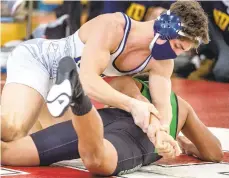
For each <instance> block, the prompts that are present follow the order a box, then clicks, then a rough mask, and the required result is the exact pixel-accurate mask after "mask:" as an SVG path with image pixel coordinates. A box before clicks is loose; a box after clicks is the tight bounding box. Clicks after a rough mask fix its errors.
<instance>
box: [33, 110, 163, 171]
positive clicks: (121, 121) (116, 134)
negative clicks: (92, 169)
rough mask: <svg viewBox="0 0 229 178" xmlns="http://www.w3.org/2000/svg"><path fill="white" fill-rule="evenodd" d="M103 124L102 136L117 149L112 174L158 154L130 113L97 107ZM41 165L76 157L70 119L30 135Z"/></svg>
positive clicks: (143, 163) (131, 168) (157, 158)
mask: <svg viewBox="0 0 229 178" xmlns="http://www.w3.org/2000/svg"><path fill="white" fill-rule="evenodd" d="M98 112H99V114H100V116H101V118H102V120H103V124H104V137H105V138H106V139H107V140H109V141H110V142H111V143H112V144H113V146H114V147H115V148H116V150H117V153H118V164H117V168H116V170H115V172H114V173H113V175H121V174H126V173H130V172H134V171H136V170H137V169H139V168H140V167H141V166H144V165H148V164H150V163H152V162H155V161H157V160H159V159H160V158H161V157H160V156H159V155H158V154H157V153H155V152H154V151H155V149H154V145H153V144H152V143H151V142H150V140H149V139H148V137H147V135H146V134H145V133H144V132H143V131H142V130H141V129H140V128H139V127H138V126H136V125H135V123H134V121H133V118H132V116H131V114H129V113H127V112H125V111H122V110H120V109H115V108H107V109H100V110H98ZM31 137H32V139H33V141H34V143H35V145H36V147H37V150H38V153H39V158H40V165H41V166H45V165H50V164H52V163H55V162H58V161H63V160H71V159H77V158H79V157H80V156H79V152H78V138H77V135H76V132H75V130H74V128H73V125H72V121H66V122H63V123H60V124H56V125H54V126H51V127H49V128H46V129H44V130H42V131H39V132H37V133H34V134H32V135H31Z"/></svg>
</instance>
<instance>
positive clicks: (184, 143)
mask: <svg viewBox="0 0 229 178" xmlns="http://www.w3.org/2000/svg"><path fill="white" fill-rule="evenodd" d="M177 141H178V144H179V146H180V148H181V150H182V153H183V154H187V155H189V156H197V155H195V154H194V153H193V152H192V149H191V148H193V146H194V145H193V143H192V142H191V141H190V140H189V139H188V138H186V137H185V136H178V137H177Z"/></svg>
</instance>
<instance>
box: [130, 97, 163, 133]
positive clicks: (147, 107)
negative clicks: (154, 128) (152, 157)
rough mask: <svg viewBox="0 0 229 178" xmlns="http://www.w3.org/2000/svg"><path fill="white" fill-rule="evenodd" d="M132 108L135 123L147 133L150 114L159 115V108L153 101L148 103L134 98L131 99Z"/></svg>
mask: <svg viewBox="0 0 229 178" xmlns="http://www.w3.org/2000/svg"><path fill="white" fill-rule="evenodd" d="M130 108H131V110H130V112H131V114H132V116H133V119H134V122H135V124H136V125H137V126H139V127H140V128H141V129H142V130H143V132H145V133H147V130H148V127H149V119H150V114H153V115H155V116H156V117H159V112H158V110H157V109H156V108H155V107H154V105H153V104H151V103H146V102H143V101H139V100H137V99H134V98H132V99H131V101H130Z"/></svg>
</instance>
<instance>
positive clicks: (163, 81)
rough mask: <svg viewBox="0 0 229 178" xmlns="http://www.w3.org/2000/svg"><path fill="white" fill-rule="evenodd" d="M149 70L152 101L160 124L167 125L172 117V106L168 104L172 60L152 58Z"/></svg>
mask: <svg viewBox="0 0 229 178" xmlns="http://www.w3.org/2000/svg"><path fill="white" fill-rule="evenodd" d="M150 67H151V68H150V72H149V89H150V95H151V98H153V99H152V103H153V104H154V105H155V107H156V108H157V110H158V111H159V113H160V115H161V118H160V122H161V124H162V125H167V126H169V125H170V123H171V119H172V107H171V104H170V94H171V79H170V78H171V75H172V72H173V67H174V61H173V60H161V61H156V60H154V61H153V63H151V66H150Z"/></svg>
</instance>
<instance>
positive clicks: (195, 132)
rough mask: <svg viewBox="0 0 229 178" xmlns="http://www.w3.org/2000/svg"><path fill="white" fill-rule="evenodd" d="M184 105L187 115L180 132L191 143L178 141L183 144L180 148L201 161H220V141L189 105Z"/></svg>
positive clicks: (221, 153)
mask: <svg viewBox="0 0 229 178" xmlns="http://www.w3.org/2000/svg"><path fill="white" fill-rule="evenodd" d="M180 101H181V99H180V97H178V102H180ZM179 104H180V103H179ZM185 105H186V106H187V111H188V114H187V119H186V121H185V124H184V126H183V128H182V130H181V131H182V133H183V134H184V135H185V136H186V137H187V138H188V139H189V140H190V141H191V142H186V141H185V140H183V141H182V140H181V141H179V143H182V144H183V145H181V147H182V148H183V149H185V150H186V151H188V152H189V153H191V154H192V155H195V156H197V157H199V158H200V159H202V160H206V161H214V162H219V161H221V160H222V158H223V152H222V148H221V144H220V141H219V140H218V139H217V138H216V137H215V136H214V135H213V134H212V133H211V131H209V130H208V128H207V127H206V126H205V125H204V124H203V123H202V122H201V120H199V118H198V116H197V115H196V113H195V111H194V110H193V108H192V107H191V106H190V105H189V104H185ZM178 139H179V137H178ZM187 143H188V144H187Z"/></svg>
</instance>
